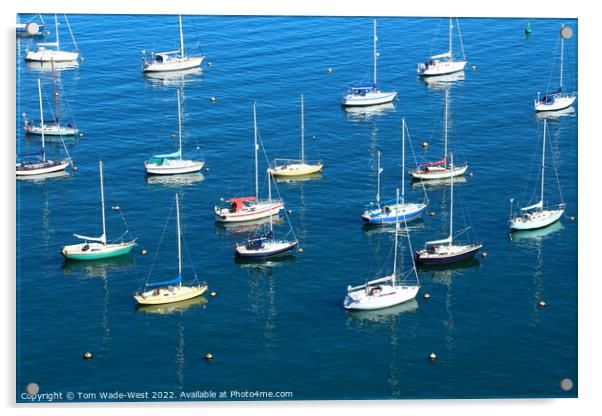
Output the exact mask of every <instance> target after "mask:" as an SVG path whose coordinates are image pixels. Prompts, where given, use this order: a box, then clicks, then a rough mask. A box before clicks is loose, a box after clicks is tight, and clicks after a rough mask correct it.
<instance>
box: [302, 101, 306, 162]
mask: <svg viewBox="0 0 602 416" xmlns="http://www.w3.org/2000/svg"><path fill="white" fill-rule="evenodd" d="M303 163H305V121H304V114H303V94H301V164H303Z"/></svg>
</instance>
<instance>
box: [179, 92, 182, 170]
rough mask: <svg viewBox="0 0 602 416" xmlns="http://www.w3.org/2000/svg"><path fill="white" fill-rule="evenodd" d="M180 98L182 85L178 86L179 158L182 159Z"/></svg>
mask: <svg viewBox="0 0 602 416" xmlns="http://www.w3.org/2000/svg"><path fill="white" fill-rule="evenodd" d="M181 99H182V87H179V88H178V140H179V143H180V160H182V108H181V104H180V100H181Z"/></svg>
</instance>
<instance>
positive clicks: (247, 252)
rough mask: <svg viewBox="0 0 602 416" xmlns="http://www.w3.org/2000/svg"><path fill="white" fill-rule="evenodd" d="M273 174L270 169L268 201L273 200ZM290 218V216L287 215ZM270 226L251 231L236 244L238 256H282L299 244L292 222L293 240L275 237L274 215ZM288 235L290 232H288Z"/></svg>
mask: <svg viewBox="0 0 602 416" xmlns="http://www.w3.org/2000/svg"><path fill="white" fill-rule="evenodd" d="M271 184H272V174H271V172H270V171H269V170H268V195H269V196H268V202H272V185H271ZM287 218H288V216H287ZM269 220H270V221H269V228H268V231H267V232H264V231H263V229H259V230H258V231H256V232H253V233H251V235H250V236H249V238H248V240H247V241H246V242H245V243H242V244H236V247H235V249H234V251H235V253H236V256H237V257H241V258H250V259H265V258H269V257H276V256H281V255H283V254H289V253H290V252H291V251H292V250H293V249H294V248H295V247H296V246H297V245H298V244H299V242H298V241H297V238H296V237H295V233H294V232H293V227H292V225H291V224H290V221H289V226H290V231H289V233H292V234H293V240H290V241H289V240H286V236H284V237H283V238H280V239H277V238H275V237H274V225H273V220H272V216H270V218H269ZM287 235H288V233H287Z"/></svg>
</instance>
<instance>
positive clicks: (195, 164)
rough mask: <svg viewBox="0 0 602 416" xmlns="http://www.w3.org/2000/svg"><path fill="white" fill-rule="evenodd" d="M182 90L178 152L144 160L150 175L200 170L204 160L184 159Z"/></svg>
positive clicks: (179, 91)
mask: <svg viewBox="0 0 602 416" xmlns="http://www.w3.org/2000/svg"><path fill="white" fill-rule="evenodd" d="M181 101H182V90H181V88H178V143H179V149H178V151H177V152H174V153H169V154H163V155H154V156H153V157H152V158H151V159H150V160H147V161H145V162H144V169H145V170H146V173H148V174H149V175H177V174H182V173H193V172H199V171H200V170H201V169H202V168H203V165H204V164H205V161H204V160H188V159H182V108H181V107H182V105H181Z"/></svg>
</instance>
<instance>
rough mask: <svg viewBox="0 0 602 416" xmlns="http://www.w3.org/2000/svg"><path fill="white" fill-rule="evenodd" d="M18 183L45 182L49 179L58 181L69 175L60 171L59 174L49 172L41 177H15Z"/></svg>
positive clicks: (69, 175)
mask: <svg viewBox="0 0 602 416" xmlns="http://www.w3.org/2000/svg"><path fill="white" fill-rule="evenodd" d="M15 177H16V178H17V180H19V181H27V182H32V183H36V182H45V181H47V180H49V179H60V178H69V177H71V174H70V173H69V172H67V171H65V170H61V171H59V172H51V173H44V174H42V175H31V176H15Z"/></svg>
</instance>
